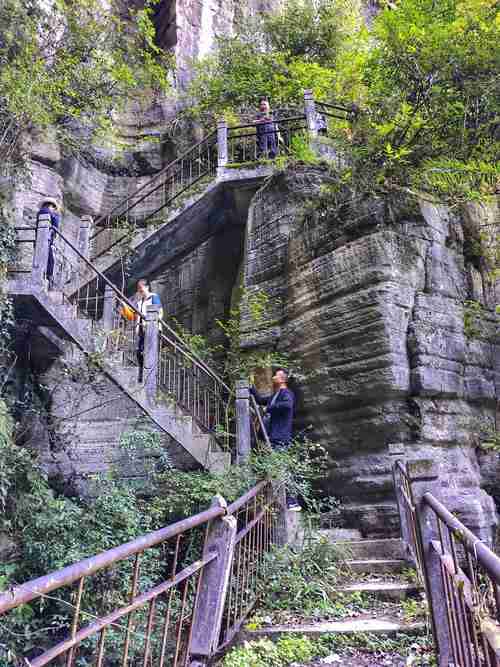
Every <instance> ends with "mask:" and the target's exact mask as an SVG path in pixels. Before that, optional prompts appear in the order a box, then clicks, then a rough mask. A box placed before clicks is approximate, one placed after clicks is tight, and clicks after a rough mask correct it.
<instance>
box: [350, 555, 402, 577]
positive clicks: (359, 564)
mask: <svg viewBox="0 0 500 667" xmlns="http://www.w3.org/2000/svg"><path fill="white" fill-rule="evenodd" d="M346 564H347V567H348V568H349V569H350V570H351V572H352V573H353V574H363V573H369V574H401V573H402V572H403V571H404V570H406V569H407V568H408V562H407V561H406V560H403V559H400V558H371V559H360V560H348V561H347V562H346Z"/></svg>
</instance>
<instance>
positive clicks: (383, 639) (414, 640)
mask: <svg viewBox="0 0 500 667" xmlns="http://www.w3.org/2000/svg"><path fill="white" fill-rule="evenodd" d="M332 652H334V653H339V654H341V655H344V656H349V655H353V654H356V652H362V653H364V654H367V656H369V655H370V654H374V658H375V660H378V661H380V656H381V655H384V656H388V654H398V655H400V656H401V657H404V658H407V659H408V664H410V662H409V661H410V660H411V664H412V665H414V666H415V667H424V666H425V667H431V666H432V665H437V662H436V659H435V657H434V654H433V653H434V651H433V644H432V639H431V638H430V637H428V636H415V635H413V634H412V635H407V634H404V633H398V634H396V635H395V636H393V637H392V636H391V637H387V636H383V635H375V634H370V633H359V634H349V635H343V634H342V633H337V634H332V635H323V636H322V637H321V638H319V639H309V638H307V637H304V636H297V637H294V636H290V637H282V638H281V639H279V640H278V642H276V644H274V643H273V642H271V641H270V640H268V639H260V640H258V641H252V642H245V643H244V644H243V646H239V647H237V648H234V649H232V650H231V651H230V652H229V653H228V654H227V655H226V657H225V658H224V660H223V662H222V667H274V666H275V665H276V666H281V667H286V666H288V665H292V664H303V663H304V662H307V663H309V661H310V660H312V659H313V658H322V657H323V658H326V656H328V655H331V653H332ZM360 660H363V664H364V663H365V661H366V658H360ZM351 661H352V659H351ZM339 664H340V663H339ZM360 664H361V663H360Z"/></svg>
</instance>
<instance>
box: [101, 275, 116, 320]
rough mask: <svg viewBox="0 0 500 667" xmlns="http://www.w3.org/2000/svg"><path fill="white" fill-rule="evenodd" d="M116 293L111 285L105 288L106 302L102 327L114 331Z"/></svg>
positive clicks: (103, 309)
mask: <svg viewBox="0 0 500 667" xmlns="http://www.w3.org/2000/svg"><path fill="white" fill-rule="evenodd" d="M115 308H116V294H115V292H114V290H113V289H112V288H111V286H110V285H106V287H105V288H104V303H103V308H102V328H103V329H104V331H112V330H113V328H114V324H115Z"/></svg>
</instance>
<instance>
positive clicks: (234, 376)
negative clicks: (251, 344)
mask: <svg viewBox="0 0 500 667" xmlns="http://www.w3.org/2000/svg"><path fill="white" fill-rule="evenodd" d="M273 305H277V300H275V299H273V300H271V297H270V296H269V294H267V292H265V291H264V290H260V289H259V290H255V291H250V290H243V289H240V291H239V295H238V298H237V299H236V305H235V306H233V307H232V308H231V311H230V316H229V318H228V319H227V320H226V321H222V320H216V323H217V325H218V326H219V327H220V328H221V329H222V331H223V332H224V335H225V336H226V338H227V341H228V344H229V347H228V350H227V354H226V358H225V363H224V374H225V376H226V377H227V378H228V380H229V381H230V382H233V381H234V380H238V379H240V378H241V377H244V376H247V377H249V376H250V375H251V374H252V373H253V372H254V370H255V369H256V368H269V367H271V366H285V367H287V368H288V369H289V370H290V359H289V357H288V356H287V355H286V354H283V353H280V352H277V351H274V350H265V351H260V350H257V351H252V352H247V351H244V350H242V340H243V338H244V336H245V335H246V334H247V333H249V331H250V330H257V329H258V328H259V327H263V326H270V325H271V324H272V319H271V317H270V314H271V313H272V310H271V309H272V306H273ZM244 314H246V315H247V317H245V320H244V321H243V315H244Z"/></svg>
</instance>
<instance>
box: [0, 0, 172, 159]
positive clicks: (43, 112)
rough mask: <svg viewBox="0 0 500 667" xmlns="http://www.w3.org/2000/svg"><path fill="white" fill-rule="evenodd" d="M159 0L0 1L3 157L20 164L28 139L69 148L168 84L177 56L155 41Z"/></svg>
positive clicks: (106, 128) (95, 134) (104, 130)
mask: <svg viewBox="0 0 500 667" xmlns="http://www.w3.org/2000/svg"><path fill="white" fill-rule="evenodd" d="M155 4H156V0H147V1H146V3H145V4H144V5H143V7H142V8H140V9H137V8H135V7H134V5H130V6H128V7H125V6H124V5H123V3H120V2H118V0H111V1H110V2H106V3H102V2H100V0H75V1H73V0H72V1H69V0H56V1H55V2H40V1H39V0H5V1H4V2H2V4H1V6H0V26H1V30H2V34H1V38H0V160H1V162H2V166H3V168H4V169H8V168H11V169H12V168H15V167H16V166H17V167H19V166H20V165H22V164H23V163H24V160H25V159H26V157H27V154H28V153H29V140H28V137H32V136H33V135H36V134H39V135H41V136H42V137H43V136H45V135H46V134H47V133H48V132H50V133H51V139H52V140H55V141H58V142H59V144H60V145H61V146H62V147H63V148H66V149H67V150H73V151H74V150H77V148H78V147H79V146H83V145H86V144H88V142H89V140H92V139H93V138H97V137H99V136H101V137H102V136H107V135H108V134H109V133H110V132H111V131H112V128H113V113H114V112H115V111H117V110H119V109H120V107H121V106H122V105H123V103H124V102H125V101H126V100H127V99H130V97H131V96H132V95H133V96H135V98H136V100H137V101H140V99H139V97H140V91H145V90H150V89H151V88H154V89H157V90H165V89H166V88H167V86H168V83H167V74H168V68H169V60H168V58H167V56H166V55H165V54H164V53H162V52H161V51H160V50H159V49H158V47H157V46H156V44H155V42H154V26H153V23H152V14H153V11H154V5H155Z"/></svg>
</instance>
